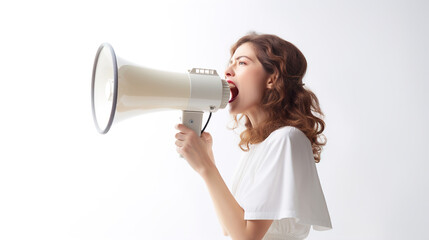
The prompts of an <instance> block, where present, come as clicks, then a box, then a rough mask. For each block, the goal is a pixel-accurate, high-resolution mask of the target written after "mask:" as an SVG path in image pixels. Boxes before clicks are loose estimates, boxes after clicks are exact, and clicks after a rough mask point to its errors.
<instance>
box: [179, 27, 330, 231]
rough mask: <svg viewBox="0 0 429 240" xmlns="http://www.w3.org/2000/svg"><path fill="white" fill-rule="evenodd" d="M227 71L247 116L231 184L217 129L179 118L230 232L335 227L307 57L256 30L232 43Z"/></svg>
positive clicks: (190, 155)
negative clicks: (321, 171) (219, 158)
mask: <svg viewBox="0 0 429 240" xmlns="http://www.w3.org/2000/svg"><path fill="white" fill-rule="evenodd" d="M231 55H232V58H231V61H230V64H229V66H228V67H227V69H226V71H225V78H226V80H227V81H228V82H229V83H230V86H231V92H232V93H233V98H232V99H231V101H230V113H231V114H232V115H233V116H234V119H235V123H236V127H237V125H238V124H239V123H240V121H241V120H244V121H245V123H244V126H245V130H244V131H243V132H242V133H241V135H240V138H241V141H240V144H239V146H240V148H241V149H242V150H243V151H244V152H245V153H244V155H243V158H242V160H241V162H240V163H239V167H238V168H237V171H236V173H235V177H234V183H233V186H232V189H231V191H232V192H230V190H229V189H228V187H227V185H226V184H225V183H224V181H223V179H222V177H221V175H220V174H219V172H218V170H217V168H216V165H215V160H214V157H213V152H212V143H213V141H212V137H211V135H210V134H209V133H206V132H205V133H203V134H202V135H201V137H198V136H197V134H195V133H194V132H193V131H192V130H190V129H189V128H187V127H186V126H184V125H182V124H179V125H176V128H177V129H178V130H179V131H180V132H179V133H177V134H176V139H177V141H176V145H177V152H178V153H180V154H181V155H182V156H183V157H184V158H185V159H186V160H187V161H188V163H189V164H190V165H191V167H192V168H193V169H194V170H195V171H197V172H198V173H199V174H200V175H201V177H202V178H203V179H204V181H205V183H206V185H207V188H208V190H209V192H210V196H211V198H212V200H213V203H214V206H215V209H216V213H217V216H218V218H219V220H220V223H221V224H222V227H223V229H224V233H225V235H229V236H231V238H232V239H304V238H306V237H307V235H308V233H309V231H310V227H311V226H313V229H315V230H326V229H330V228H331V222H330V217H329V213H328V209H327V207H326V202H325V199H324V195H323V192H322V189H321V186H320V182H319V178H318V175H317V170H316V166H315V163H316V162H319V161H320V153H321V150H322V146H323V145H324V144H325V142H324V141H321V140H320V138H321V137H323V135H322V132H323V130H324V121H323V120H322V119H321V117H322V116H323V114H322V112H321V110H320V107H319V102H318V99H317V97H316V96H315V95H314V93H313V92H311V91H310V90H308V89H306V88H305V87H304V84H303V83H302V79H303V77H304V74H305V72H306V68H307V62H306V60H305V57H304V55H303V54H302V53H301V51H300V50H298V49H297V48H296V47H295V46H294V45H293V44H291V43H289V42H287V41H285V40H283V39H281V38H279V37H277V36H275V35H259V34H256V33H251V34H249V35H246V36H244V37H242V38H241V39H239V40H238V41H237V42H236V43H235V44H234V45H233V46H232V48H231Z"/></svg>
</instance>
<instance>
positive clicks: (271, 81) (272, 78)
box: [267, 74, 277, 89]
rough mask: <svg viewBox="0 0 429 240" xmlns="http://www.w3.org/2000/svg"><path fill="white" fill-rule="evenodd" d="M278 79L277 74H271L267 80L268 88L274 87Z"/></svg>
mask: <svg viewBox="0 0 429 240" xmlns="http://www.w3.org/2000/svg"><path fill="white" fill-rule="evenodd" d="M276 79H277V74H271V76H270V77H269V78H268V81H267V88H268V89H272V88H273V87H274V82H275V80H276Z"/></svg>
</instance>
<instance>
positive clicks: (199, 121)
mask: <svg viewBox="0 0 429 240" xmlns="http://www.w3.org/2000/svg"><path fill="white" fill-rule="evenodd" d="M203 114H204V112H202V111H186V110H183V111H182V123H183V124H184V125H185V126H187V127H188V128H190V129H192V130H194V131H195V132H196V133H197V134H198V136H201V127H202V125H203Z"/></svg>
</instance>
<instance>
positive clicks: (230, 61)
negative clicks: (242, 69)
mask: <svg viewBox="0 0 429 240" xmlns="http://www.w3.org/2000/svg"><path fill="white" fill-rule="evenodd" d="M242 57H245V58H247V59H249V60H250V61H252V62H253V60H252V59H251V58H250V57H248V56H244V55H243V56H238V57H236V58H235V61H237V60H238V59H240V58H242ZM231 63H232V60H229V64H231Z"/></svg>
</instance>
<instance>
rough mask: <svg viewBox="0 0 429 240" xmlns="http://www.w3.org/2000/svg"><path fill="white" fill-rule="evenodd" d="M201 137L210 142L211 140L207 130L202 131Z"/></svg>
mask: <svg viewBox="0 0 429 240" xmlns="http://www.w3.org/2000/svg"><path fill="white" fill-rule="evenodd" d="M201 137H202V138H203V139H204V140H206V141H207V142H211V141H213V138H212V135H211V134H210V133H208V132H203V133H202V134H201Z"/></svg>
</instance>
